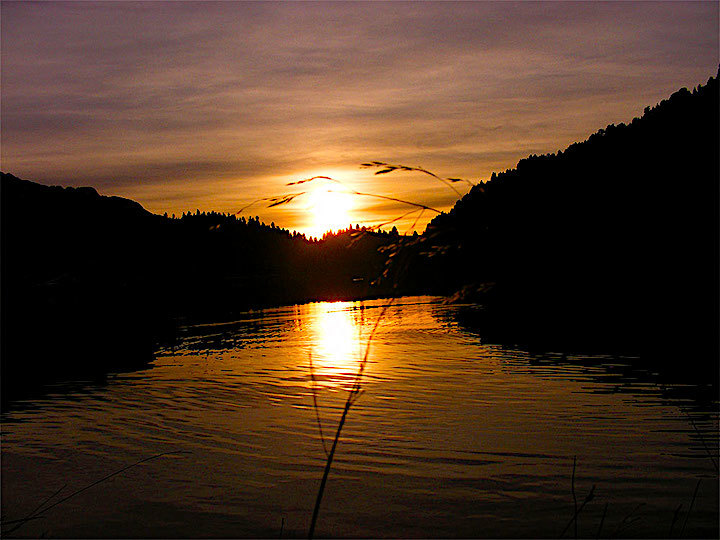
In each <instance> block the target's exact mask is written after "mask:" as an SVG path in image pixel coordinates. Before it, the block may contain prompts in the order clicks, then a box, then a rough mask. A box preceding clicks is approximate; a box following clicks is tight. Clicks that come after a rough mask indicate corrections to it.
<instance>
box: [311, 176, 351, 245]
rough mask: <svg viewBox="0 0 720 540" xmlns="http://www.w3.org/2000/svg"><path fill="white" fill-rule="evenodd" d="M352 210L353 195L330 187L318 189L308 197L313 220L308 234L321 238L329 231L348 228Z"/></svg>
mask: <svg viewBox="0 0 720 540" xmlns="http://www.w3.org/2000/svg"><path fill="white" fill-rule="evenodd" d="M352 208H353V198H352V195H351V194H349V193H343V192H341V191H338V190H337V189H333V188H332V187H328V186H319V187H316V188H315V190H314V191H312V192H311V193H310V194H309V197H308V206H307V211H308V212H309V213H310V215H311V218H312V221H311V226H310V228H309V230H308V234H309V235H310V236H317V237H321V236H322V235H323V234H325V233H326V232H327V231H337V230H339V229H345V228H347V227H348V226H349V225H350V224H351V219H352V218H351V215H350V211H351V210H352Z"/></svg>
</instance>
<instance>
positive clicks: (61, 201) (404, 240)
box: [1, 78, 719, 399]
mask: <svg viewBox="0 0 720 540" xmlns="http://www.w3.org/2000/svg"><path fill="white" fill-rule="evenodd" d="M718 114H719V113H718V82H717V79H714V78H711V79H710V80H709V81H708V84H707V85H705V86H700V87H698V88H696V89H695V90H693V91H692V92H690V91H688V90H686V89H683V90H681V91H679V92H677V93H675V94H673V95H672V96H671V97H670V98H669V99H668V100H665V101H662V102H661V103H660V104H658V105H657V106H656V107H653V108H652V109H651V108H647V109H646V110H645V114H644V115H643V117H642V118H636V119H634V120H633V121H632V122H631V123H630V124H629V125H624V124H620V125H618V126H615V125H611V126H608V127H607V128H605V129H602V130H600V131H598V132H597V133H595V134H593V135H592V136H591V137H590V138H589V139H588V140H587V141H585V142H582V143H577V144H573V145H571V146H570V147H568V148H567V149H566V150H565V151H561V152H558V153H557V154H549V155H543V156H530V157H529V158H527V159H523V160H521V161H520V162H519V163H518V165H517V167H516V168H515V169H512V170H508V171H505V172H504V173H500V174H493V176H492V178H491V180H490V181H488V182H486V183H484V184H480V185H477V186H475V187H473V188H472V189H471V191H470V192H469V193H468V194H467V195H466V196H465V197H463V198H462V199H461V200H460V201H458V202H457V204H456V205H455V207H454V208H453V209H452V210H451V211H450V212H449V213H448V214H442V215H440V216H438V217H437V218H435V219H434V220H433V221H432V222H431V224H430V225H429V226H428V228H427V230H426V231H425V233H424V234H423V235H421V236H420V237H402V236H398V235H397V232H396V231H394V233H372V232H369V231H364V232H362V234H359V233H360V232H361V231H358V230H346V231H342V232H340V233H338V234H334V235H327V236H326V237H325V238H323V239H322V240H320V241H316V240H308V239H306V238H305V237H304V236H302V235H298V234H291V233H289V232H288V231H286V230H283V229H279V228H277V227H275V226H274V225H270V226H267V225H265V224H263V223H260V221H259V220H258V219H257V218H250V219H246V218H245V217H240V218H238V217H236V216H233V215H223V214H218V213H214V212H211V213H200V212H197V213H195V214H186V215H183V216H182V217H181V218H178V219H174V218H168V217H166V216H165V217H161V216H157V215H153V214H150V213H149V212H146V211H145V210H144V209H143V208H142V207H141V206H140V205H139V204H137V203H135V202H132V201H129V200H126V199H121V198H118V197H101V196H99V195H98V194H97V192H96V191H95V190H93V189H92V188H77V189H73V188H61V187H47V186H41V185H38V184H34V183H32V182H27V181H23V180H20V179H18V178H15V177H13V176H12V175H9V174H2V215H1V218H2V265H3V272H2V302H3V305H2V307H3V310H2V317H3V321H2V332H3V335H2V349H3V350H2V353H3V354H2V383H3V390H4V391H3V398H4V399H7V398H8V397H11V396H12V395H13V393H15V391H16V390H18V389H20V388H21V387H22V386H26V387H27V386H33V385H35V384H36V383H37V382H39V381H41V380H42V379H44V378H48V379H49V378H53V377H56V376H61V375H67V374H70V373H73V372H80V373H85V374H88V373H89V374H92V373H95V374H102V373H105V372H107V370H109V369H122V368H132V367H136V366H137V365H138V364H140V365H142V363H143V362H146V361H148V360H150V359H151V358H152V347H153V343H154V341H155V340H156V339H157V338H158V336H161V335H163V334H164V333H165V332H166V331H169V333H170V334H171V329H172V324H173V323H172V321H174V320H175V319H176V318H178V317H190V318H195V319H216V318H229V317H232V315H233V314H235V313H237V312H238V311H240V310H243V309H247V308H251V307H261V306H271V305H280V304H289V303H294V302H304V301H309V300H334V299H351V298H362V297H372V296H380V295H391V294H392V295H395V294H416V293H433V294H448V295H451V294H453V293H455V298H456V299H459V300H465V301H470V302H475V303H476V304H475V307H474V308H473V309H466V310H463V311H461V312H460V323H461V324H463V325H465V326H467V327H468V328H472V329H476V330H477V331H479V332H481V334H482V335H483V336H484V337H485V338H486V339H489V340H490V341H498V342H501V343H504V342H508V341H511V342H513V343H527V344H538V346H540V347H541V348H547V347H551V348H553V350H563V349H565V348H567V347H570V348H572V347H579V348H588V347H594V348H596V349H598V350H611V349H623V350H630V351H639V352H642V351H644V350H649V351H652V352H653V353H656V352H658V351H660V352H663V353H666V356H667V357H668V358H669V359H670V360H671V361H674V360H675V357H674V356H673V355H674V354H675V353H678V352H680V353H681V356H679V358H682V363H681V364H680V365H681V367H682V369H686V368H687V366H688V365H690V364H693V363H695V364H697V365H702V366H705V367H706V368H707V366H711V369H712V370H714V373H713V374H712V380H713V381H716V380H717V375H716V373H717V345H718V343H717V328H718ZM390 262H391V263H392V264H388V263H390ZM383 269H385V271H384V272H383ZM381 273H382V278H381V279H380V280H379V283H378V284H375V285H373V284H372V283H373V281H374V280H375V278H376V277H377V276H379V275H380V274H381ZM676 364H677V362H676Z"/></svg>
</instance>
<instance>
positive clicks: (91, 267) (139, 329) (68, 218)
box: [0, 173, 395, 402]
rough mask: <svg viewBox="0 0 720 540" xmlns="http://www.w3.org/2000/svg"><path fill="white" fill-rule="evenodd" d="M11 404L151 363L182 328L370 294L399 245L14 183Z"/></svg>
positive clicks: (8, 318) (8, 269)
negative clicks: (78, 378) (384, 249)
mask: <svg viewBox="0 0 720 540" xmlns="http://www.w3.org/2000/svg"><path fill="white" fill-rule="evenodd" d="M1 185H2V209H1V210H2V215H1V216H0V218H1V219H2V373H1V374H0V375H1V378H2V390H3V391H2V396H3V401H5V402H7V400H9V399H11V398H13V397H14V396H16V395H22V394H24V393H26V391H27V390H28V389H31V388H33V387H36V386H38V385H39V383H42V382H44V381H48V380H53V379H56V378H61V377H65V376H73V375H78V374H79V375H83V376H96V377H102V376H104V374H105V373H107V372H108V371H109V370H122V369H134V368H137V367H142V366H144V365H145V364H146V363H147V362H149V361H150V360H152V358H153V357H152V351H153V346H154V343H155V342H156V341H157V339H159V338H160V339H168V338H171V337H172V332H173V329H174V324H175V321H176V320H177V319H178V318H190V319H195V320H198V319H201V320H205V319H216V318H224V319H227V318H231V317H232V316H233V315H234V314H237V313H238V312H240V311H242V310H247V309H250V308H255V307H264V306H271V305H280V304H290V303H294V302H306V301H311V300H339V299H350V298H361V297H370V296H373V295H377V294H380V293H381V292H382V290H381V289H380V288H378V287H375V286H374V285H373V284H372V281H373V279H374V278H375V277H376V276H377V275H378V274H379V273H380V272H381V270H382V267H383V264H384V261H385V258H386V256H385V255H384V254H382V253H380V252H379V251H378V248H379V247H380V246H382V245H386V244H389V243H390V242H392V241H395V237H394V236H393V235H391V234H390V233H375V232H370V231H364V233H363V234H360V232H361V231H362V229H350V228H349V229H348V230H345V231H341V232H339V233H337V234H328V235H325V237H324V238H322V239H320V240H315V239H313V240H308V239H307V238H305V236H303V235H299V234H297V233H295V234H291V233H290V232H288V231H287V230H284V229H280V228H277V227H275V225H274V224H273V225H269V226H268V225H265V224H263V223H261V222H260V221H259V220H258V219H257V218H249V219H246V218H245V217H239V218H238V217H236V216H234V215H223V214H218V213H215V212H210V213H201V212H197V213H195V214H185V215H183V216H182V217H180V218H177V219H174V218H168V217H163V216H158V215H154V214H151V213H149V212H147V211H146V210H144V209H143V208H142V207H141V206H140V205H139V204H138V203H136V202H133V201H130V200H127V199H122V198H119V197H104V196H100V195H98V193H97V192H96V191H95V190H94V189H92V188H62V187H57V186H55V187H49V186H43V185H40V184H36V183H33V182H29V181H25V180H21V179H18V178H16V177H14V176H12V175H10V174H5V173H3V174H2V184H1Z"/></svg>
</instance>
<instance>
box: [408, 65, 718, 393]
mask: <svg viewBox="0 0 720 540" xmlns="http://www.w3.org/2000/svg"><path fill="white" fill-rule="evenodd" d="M719 118H720V116H719V113H718V81H717V78H711V79H710V80H709V81H708V83H707V84H706V85H704V86H699V87H697V88H695V89H694V90H693V91H689V90H687V89H682V90H680V91H678V92H676V93H674V94H673V95H672V96H671V97H670V98H669V99H667V100H664V101H662V102H661V103H659V104H658V105H657V106H655V107H653V108H649V107H648V108H646V109H645V114H644V115H643V117H642V118H635V119H633V121H632V122H631V123H630V124H629V125H625V124H620V125H610V126H608V127H607V128H605V129H601V130H599V131H598V132H597V133H595V134H593V135H592V136H590V137H589V138H588V140H586V141H584V142H582V143H576V144H573V145H571V146H570V147H568V148H567V149H566V150H565V151H560V152H558V153H557V154H548V155H542V156H535V155H533V156H530V157H528V158H527V159H523V160H521V161H520V162H519V163H518V165H517V167H516V168H515V169H511V170H507V171H505V172H504V173H500V174H493V175H492V178H491V179H490V180H489V181H488V182H486V183H483V184H480V185H477V186H475V187H473V188H472V189H471V191H470V192H469V193H468V194H467V195H466V196H464V197H463V198H462V199H461V200H460V201H458V202H457V203H456V205H455V207H454V208H453V209H452V210H451V211H450V212H449V213H448V214H443V215H440V216H438V217H436V218H435V219H434V220H433V221H432V222H431V223H430V225H429V226H428V228H427V230H426V232H425V234H424V235H423V236H422V237H421V239H420V241H419V242H417V244H416V245H414V246H413V247H411V248H407V251H408V252H409V253H407V254H406V258H407V259H408V260H410V261H412V262H411V263H410V268H409V270H408V271H407V273H406V275H407V276H408V278H407V279H406V280H405V281H404V282H403V284H402V285H403V287H402V290H403V291H405V292H414V291H422V292H434V293H440V294H453V293H455V292H456V291H460V292H459V293H458V294H456V297H455V298H456V299H457V300H460V301H462V300H466V301H472V302H478V303H480V304H481V305H482V307H483V308H484V309H467V310H464V311H463V312H462V313H463V315H462V317H463V321H462V322H463V323H464V324H466V325H468V326H469V327H473V328H476V329H478V330H480V331H481V332H482V333H484V334H485V335H487V336H489V337H491V338H492V339H495V340H499V341H500V342H507V341H508V340H510V341H513V342H515V343H518V342H519V343H523V342H524V343H527V344H533V343H538V344H541V345H542V346H543V347H547V346H549V345H551V346H558V345H561V346H567V345H572V346H581V347H585V348H587V347H588V346H589V347H596V348H598V349H599V350H603V349H606V350H607V349H608V348H611V349H612V348H618V347H619V348H621V349H629V350H631V351H638V352H642V351H652V352H653V353H656V352H658V351H659V352H664V353H667V354H668V355H669V356H670V358H671V359H673V358H674V359H675V360H677V359H680V358H681V359H682V361H681V362H680V363H681V364H684V365H685V366H687V364H689V363H690V364H692V363H699V364H704V365H705V366H713V369H714V370H715V375H714V377H713V378H714V379H715V380H716V379H717V376H716V374H717V348H718V226H719V225H718V224H719V222H718V147H719V144H718V119H719ZM421 252H431V253H433V252H434V253H435V255H434V256H433V257H430V258H429V259H426V258H424V257H422V256H421V255H420V253H421ZM678 352H682V355H681V356H677V357H672V355H674V354H676V353H678Z"/></svg>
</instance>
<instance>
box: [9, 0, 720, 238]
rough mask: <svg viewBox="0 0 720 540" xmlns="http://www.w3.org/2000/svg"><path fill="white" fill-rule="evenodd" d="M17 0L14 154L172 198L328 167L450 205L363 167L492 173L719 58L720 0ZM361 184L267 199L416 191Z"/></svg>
mask: <svg viewBox="0 0 720 540" xmlns="http://www.w3.org/2000/svg"><path fill="white" fill-rule="evenodd" d="M0 9H1V10H2V13H1V14H2V44H1V45H2V47H1V53H2V74H1V75H2V125H1V129H2V170H3V171H5V172H10V173H12V174H15V175H16V176H19V177H21V178H25V179H28V180H34V181H39V182H41V183H45V184H62V185H73V186H79V185H91V186H94V187H95V188H96V189H98V191H99V192H100V193H102V194H107V195H120V196H124V197H129V198H132V199H135V200H137V201H139V202H140V203H141V204H143V206H145V207H146V208H147V209H149V210H151V211H153V212H157V213H162V212H168V213H176V214H179V213H181V212H183V211H188V210H190V211H194V210H195V209H197V208H199V209H201V210H217V211H224V212H235V211H237V210H238V209H239V208H241V207H243V206H244V205H246V204H248V203H249V202H251V201H253V200H255V199H258V198H261V197H267V196H272V195H280V194H284V193H289V192H292V189H291V188H288V187H286V185H285V184H287V183H288V182H291V181H295V180H299V179H302V178H306V177H310V176H314V175H328V176H332V177H334V178H337V179H338V180H342V181H343V182H345V183H346V184H347V185H349V186H351V187H352V189H354V190H356V191H362V192H371V193H378V194H385V195H392V196H394V197H398V198H403V199H409V200H413V201H418V202H421V203H423V204H426V205H428V206H433V207H437V208H439V209H441V210H446V209H448V208H450V207H451V206H452V204H453V202H454V201H455V199H456V198H457V195H456V194H455V193H453V192H452V191H451V190H450V189H448V188H447V187H445V186H443V185H442V184H440V183H438V182H437V181H436V180H433V179H432V178H430V177H428V176H426V175H422V174H417V173H393V174H389V175H382V176H374V175H373V174H372V171H368V170H364V169H360V168H359V165H360V164H361V163H363V162H366V161H372V160H379V161H387V162H391V163H400V164H405V165H412V166H418V165H421V166H423V167H425V168H427V169H430V170H432V171H434V172H436V173H437V174H439V175H442V176H461V177H464V178H468V179H470V180H472V181H479V180H481V179H487V178H488V177H489V176H490V174H491V173H492V172H493V171H500V170H505V169H507V168H510V167H513V166H514V165H515V164H516V163H517V161H518V159H520V158H522V157H524V156H526V155H528V154H530V153H546V152H554V151H557V150H559V149H561V148H564V147H565V146H567V145H568V144H570V143H572V142H574V141H577V140H582V139H584V138H586V137H587V136H588V135H589V134H590V133H592V132H594V131H596V130H597V129H599V128H601V127H604V126H605V125H607V124H609V123H618V122H623V121H624V122H627V121H629V120H631V119H632V118H633V117H634V116H639V115H641V114H642V110H643V108H644V107H645V106H647V105H654V104H655V103H656V102H657V101H659V100H660V99H663V98H665V97H667V96H668V95H669V94H670V93H672V92H673V91H675V90H677V89H678V88H680V87H682V86H689V87H691V86H694V85H696V84H699V83H703V82H705V81H706V80H707V78H708V77H709V76H711V75H714V74H715V73H716V71H717V66H718V33H717V28H718V5H717V3H716V2H703V3H691V2H667V3H654V2H639V3H632V2H617V3H600V2H592V3H570V2H555V3H530V2H521V3H511V2H501V3H493V2H468V3H458V4H455V3H446V2H442V3H440V2H438V3H434V2H422V3H403V2H392V3H352V2H341V3H317V4H316V3H274V2H273V3H253V2H222V3H193V2H177V3H163V2H146V3H142V2H140V3H136V2H97V3H93V2H79V3H65V2H52V3H28V2H7V1H3V2H2V4H1V7H0ZM462 186H463V185H458V187H459V188H460V187H462ZM302 187H303V188H305V187H308V186H302ZM465 188H467V186H465ZM325 189H327V186H325ZM332 189H337V186H334V187H332ZM298 191H299V189H298ZM326 199H327V197H326ZM352 199H353V200H352V202H351V203H347V204H346V203H345V202H342V201H335V202H333V200H332V199H327V200H326V201H325V203H322V204H320V203H318V202H317V197H315V198H314V199H313V198H311V197H309V196H302V197H298V198H297V199H296V200H294V201H293V202H292V203H290V204H288V205H284V206H280V207H277V208H265V207H263V206H262V205H257V206H255V207H253V208H251V209H249V210H248V212H249V213H251V214H252V215H256V214H257V215H259V216H260V217H261V219H263V220H264V221H266V222H268V223H269V222H271V221H274V222H275V223H276V224H277V225H280V226H283V227H287V228H290V229H298V230H301V231H304V232H311V231H312V232H313V233H314V232H315V231H316V229H317V227H318V226H319V225H318V224H321V223H322V222H323V219H325V222H328V223H329V222H330V221H331V217H332V219H335V220H337V219H342V215H343V214H342V212H345V215H346V217H347V218H348V221H349V222H352V223H364V224H375V223H378V222H380V221H386V220H388V219H392V218H393V217H396V216H398V215H401V214H402V213H404V212H406V211H407V210H410V208H407V209H406V208H404V207H403V206H402V205H398V204H394V203H390V202H389V201H382V200H379V199H371V198H368V197H359V196H354V197H352ZM328 200H329V201H330V202H329V203H328ZM341 202H342V204H341ZM323 204H324V205H325V207H326V210H322V211H321V210H318V208H319V207H322V206H323ZM343 208H344V210H343ZM330 214H332V216H330ZM323 215H324V216H325V217H324V218H323ZM333 216H334V217H333ZM338 216H340V217H338ZM415 217H416V215H413V216H409V217H408V218H407V219H405V220H402V221H400V222H399V223H398V228H399V229H400V230H401V231H403V232H404V231H406V230H409V229H410V226H411V225H412V223H413V221H414V219H415ZM431 217H432V213H430V212H425V213H424V215H423V216H422V217H421V219H420V220H419V221H418V223H417V224H416V228H417V229H418V230H420V231H421V230H422V229H423V228H424V226H425V223H426V222H427V220H428V219H430V218H431Z"/></svg>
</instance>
